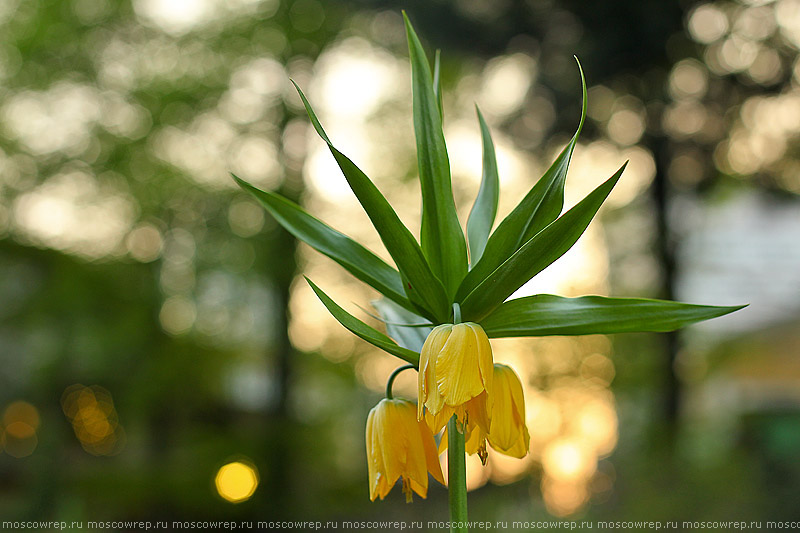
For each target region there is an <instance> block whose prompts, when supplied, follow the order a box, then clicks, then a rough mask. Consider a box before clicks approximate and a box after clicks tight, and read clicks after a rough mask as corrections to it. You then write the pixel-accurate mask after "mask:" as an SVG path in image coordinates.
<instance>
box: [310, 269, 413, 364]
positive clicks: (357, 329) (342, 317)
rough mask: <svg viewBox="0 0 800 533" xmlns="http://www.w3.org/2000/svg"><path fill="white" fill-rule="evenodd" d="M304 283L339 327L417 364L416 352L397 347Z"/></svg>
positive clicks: (312, 286) (318, 289)
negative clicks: (337, 322) (341, 326)
mask: <svg viewBox="0 0 800 533" xmlns="http://www.w3.org/2000/svg"><path fill="white" fill-rule="evenodd" d="M306 281H307V282H308V284H309V285H311V289H312V290H313V291H314V292H315V293H316V295H317V297H318V298H319V299H320V300H321V301H322V303H323V304H324V305H325V307H327V308H328V311H330V313H331V314H332V315H333V317H334V318H335V319H336V320H338V321H339V323H340V324H341V325H343V326H344V327H346V328H347V329H349V330H350V331H352V332H353V333H355V334H356V335H357V336H359V337H361V338H362V339H364V340H365V341H367V342H368V343H370V344H372V345H373V346H377V347H378V348H380V349H381V350H384V351H386V352H389V353H390V354H392V355H395V356H397V357H399V358H400V359H403V360H405V361H408V362H409V363H411V364H412V365H418V364H419V354H418V353H417V352H414V351H411V350H409V349H407V348H403V347H402V346H398V345H397V343H396V342H394V341H393V340H392V339H390V338H389V337H387V336H386V335H384V334H383V333H381V332H380V331H378V330H377V329H375V328H373V327H372V326H369V325H367V324H365V323H364V322H362V321H361V320H359V319H357V318H356V317H354V316H353V315H351V314H350V313H348V312H347V311H345V310H344V309H342V308H341V307H339V305H338V304H337V303H336V302H334V301H333V300H331V298H330V297H329V296H328V295H327V294H325V293H324V292H323V291H322V289H320V288H319V287H317V286H316V285H315V284H314V282H313V281H311V280H310V279H308V278H306Z"/></svg>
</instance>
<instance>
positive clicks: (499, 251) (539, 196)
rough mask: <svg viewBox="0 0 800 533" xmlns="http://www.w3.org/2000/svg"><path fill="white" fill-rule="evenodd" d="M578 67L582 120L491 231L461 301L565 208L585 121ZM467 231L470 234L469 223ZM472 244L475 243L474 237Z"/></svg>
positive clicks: (583, 84) (460, 291)
mask: <svg viewBox="0 0 800 533" xmlns="http://www.w3.org/2000/svg"><path fill="white" fill-rule="evenodd" d="M576 60H577V59H576ZM578 68H579V70H580V73H581V89H582V94H583V106H582V108H581V119H580V123H579V124H578V129H577V130H576V131H575V135H573V136H572V139H571V140H570V142H569V143H567V146H565V147H564V149H563V150H562V151H561V153H560V154H559V155H558V157H557V158H556V160H555V161H554V162H553V164H552V165H550V168H548V169H547V172H545V173H544V175H543V176H542V177H541V179H539V181H537V182H536V185H534V186H533V188H532V189H531V190H530V191H529V192H528V194H527V195H525V198H523V199H522V201H521V202H520V203H519V204H518V205H517V207H515V208H514V210H513V211H512V212H511V213H509V214H508V216H507V217H506V218H505V219H503V221H502V222H501V223H500V225H499V226H498V227H497V229H496V230H495V231H494V233H492V235H491V237H489V241H488V242H487V243H486V248H485V250H484V252H483V254H482V255H481V257H480V260H479V261H477V263H476V261H475V260H474V259H473V260H472V264H473V267H472V270H470V271H469V273H468V274H467V276H466V278H464V281H463V282H462V283H461V286H460V287H459V288H458V292H457V293H456V300H461V299H463V298H464V297H465V296H466V295H468V294H469V293H470V292H472V290H473V289H475V287H477V286H478V284H480V283H481V282H482V281H483V280H484V279H486V277H487V276H488V275H489V274H491V273H492V272H494V270H495V269H496V268H497V267H499V266H500V265H501V264H502V263H503V261H505V260H506V259H508V258H509V257H511V255H512V254H513V253H514V252H516V251H517V250H519V248H520V247H521V246H522V245H523V244H525V243H526V242H528V241H529V240H530V239H531V238H532V237H533V236H534V235H536V234H537V233H539V232H540V231H541V230H542V229H543V228H544V227H545V226H547V225H548V224H550V223H551V222H552V221H553V220H555V219H556V218H557V217H558V215H559V214H560V213H561V209H562V208H563V207H564V184H565V182H566V179H567V169H568V168H569V162H570V159H571V158H572V153H573V151H574V150H575V145H576V144H577V142H578V137H579V136H580V133H581V130H582V129H583V123H584V121H585V120H586V105H587V99H586V81H585V79H584V77H583V70H582V69H580V63H578ZM484 149H485V148H484ZM467 232H468V233H469V225H468V226H467ZM470 244H472V241H471V240H470Z"/></svg>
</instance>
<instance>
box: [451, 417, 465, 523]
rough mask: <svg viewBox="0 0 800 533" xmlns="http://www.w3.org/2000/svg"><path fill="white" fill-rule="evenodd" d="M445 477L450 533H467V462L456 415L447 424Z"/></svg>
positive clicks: (462, 436) (462, 437)
mask: <svg viewBox="0 0 800 533" xmlns="http://www.w3.org/2000/svg"><path fill="white" fill-rule="evenodd" d="M447 477H448V480H447V487H448V491H449V496H450V532H451V533H467V462H466V455H465V453H464V434H463V433H461V432H460V431H459V429H458V420H457V419H456V415H453V417H452V418H451V419H450V421H449V422H447Z"/></svg>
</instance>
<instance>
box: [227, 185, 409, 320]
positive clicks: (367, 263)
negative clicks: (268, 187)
mask: <svg viewBox="0 0 800 533" xmlns="http://www.w3.org/2000/svg"><path fill="white" fill-rule="evenodd" d="M233 178H234V179H235V180H236V183H238V184H239V186H240V187H241V188H242V189H244V190H245V191H247V192H248V193H250V194H251V195H253V196H254V197H255V198H256V199H257V200H258V201H259V202H260V203H261V205H262V206H264V208H265V209H266V210H267V211H269V213H270V214H271V215H272V216H273V217H274V218H275V220H276V221H278V223H279V224H280V225H281V226H283V227H284V228H285V229H286V230H287V231H288V232H289V233H291V234H292V235H294V236H295V237H297V238H298V239H300V240H301V241H303V242H305V243H306V244H308V245H309V246H311V247H312V248H314V249H315V250H317V251H318V252H320V253H322V254H324V255H327V256H328V257H330V258H331V259H333V260H334V261H336V262H337V263H339V264H340V265H342V266H343V267H344V268H345V269H346V270H347V271H348V272H350V273H351V274H353V275H354V276H355V277H356V278H358V279H360V280H361V281H363V282H364V283H366V284H367V285H369V286H370V287H373V288H374V289H375V290H377V291H378V292H380V293H381V294H383V295H384V296H386V297H387V298H390V299H391V300H392V301H394V302H397V303H398V304H399V305H401V306H403V307H404V308H406V309H409V310H415V307H414V306H413V305H412V303H411V302H410V301H409V300H408V299H407V298H406V296H405V291H404V290H403V281H402V279H401V278H400V273H399V272H397V270H395V269H394V268H392V267H390V266H389V265H387V264H386V263H385V262H384V261H383V260H382V259H381V258H380V257H378V256H377V255H375V254H373V253H372V252H370V251H369V250H367V249H366V248H364V247H363V246H361V245H360V244H359V243H357V242H356V241H354V240H352V239H351V238H350V237H348V236H347V235H344V234H342V233H340V232H338V231H336V230H335V229H333V228H331V227H330V226H328V225H327V224H325V223H324V222H322V221H320V220H319V219H317V218H315V217H313V216H311V215H310V214H308V213H307V212H306V211H305V210H303V208H301V207H300V206H299V205H297V204H295V203H294V202H291V201H290V200H287V199H286V198H283V197H282V196H280V195H278V194H275V193H274V192H271V191H262V190H261V189H258V188H256V187H253V186H252V185H250V184H249V183H247V182H246V181H244V180H242V179H240V178H238V177H236V176H233Z"/></svg>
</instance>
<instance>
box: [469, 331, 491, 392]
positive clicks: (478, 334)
mask: <svg viewBox="0 0 800 533" xmlns="http://www.w3.org/2000/svg"><path fill="white" fill-rule="evenodd" d="M468 325H469V327H470V328H472V331H473V332H474V334H475V338H476V340H477V343H478V366H479V368H480V371H481V379H482V380H483V386H484V389H485V390H486V393H487V394H488V395H489V396H490V397H491V395H492V383H493V382H494V358H493V356H492V345H491V343H490V342H489V337H488V336H487V335H486V332H485V331H483V328H482V327H481V326H480V324H475V323H472V322H470V323H469V324H468Z"/></svg>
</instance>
